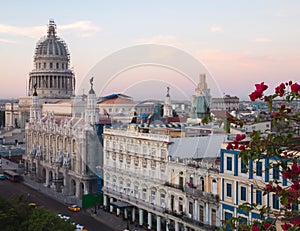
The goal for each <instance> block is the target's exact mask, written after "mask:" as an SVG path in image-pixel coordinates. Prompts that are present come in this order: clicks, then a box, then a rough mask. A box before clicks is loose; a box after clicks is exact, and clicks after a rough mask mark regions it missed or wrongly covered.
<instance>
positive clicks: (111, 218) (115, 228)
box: [87, 209, 146, 231]
mask: <svg viewBox="0 0 300 231" xmlns="http://www.w3.org/2000/svg"><path fill="white" fill-rule="evenodd" d="M93 211H94V210H93V209H88V210H87V212H88V213H90V214H91V216H92V217H93V218H94V219H97V220H98V221H100V222H102V223H104V224H106V225H108V226H109V227H110V228H111V230H112V231H122V230H128V229H127V228H128V227H127V225H128V222H127V220H124V219H123V218H122V217H118V216H116V215H115V214H112V213H110V212H108V211H104V210H103V209H99V210H98V211H97V214H94V213H93ZM129 230H130V231H142V230H146V229H144V228H143V227H139V225H138V224H137V223H134V224H129Z"/></svg>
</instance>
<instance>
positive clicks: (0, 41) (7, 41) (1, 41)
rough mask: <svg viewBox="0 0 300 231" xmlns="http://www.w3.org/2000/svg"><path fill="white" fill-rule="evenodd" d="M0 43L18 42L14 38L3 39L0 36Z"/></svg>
mask: <svg viewBox="0 0 300 231" xmlns="http://www.w3.org/2000/svg"><path fill="white" fill-rule="evenodd" d="M0 43H10V44H16V43H18V42H17V41H15V40H10V39H3V38H0Z"/></svg>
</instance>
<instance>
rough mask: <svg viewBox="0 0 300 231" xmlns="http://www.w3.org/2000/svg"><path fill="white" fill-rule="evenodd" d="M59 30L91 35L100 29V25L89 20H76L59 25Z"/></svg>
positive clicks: (84, 35)
mask: <svg viewBox="0 0 300 231" xmlns="http://www.w3.org/2000/svg"><path fill="white" fill-rule="evenodd" d="M59 30H61V31H66V32H72V33H77V32H79V33H80V36H81V37H92V36H94V35H95V34H96V33H98V32H99V31H101V28H100V26H98V25H94V24H93V23H92V22H91V21H78V22H74V23H72V24H65V25H60V26H59Z"/></svg>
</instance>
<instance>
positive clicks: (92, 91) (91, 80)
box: [89, 77, 95, 94]
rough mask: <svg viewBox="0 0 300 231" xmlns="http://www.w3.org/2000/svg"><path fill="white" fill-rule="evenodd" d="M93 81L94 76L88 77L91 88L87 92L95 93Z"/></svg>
mask: <svg viewBox="0 0 300 231" xmlns="http://www.w3.org/2000/svg"><path fill="white" fill-rule="evenodd" d="M93 82H94V77H92V78H90V84H91V90H90V91H89V94H95V91H94V89H93V85H94V84H93Z"/></svg>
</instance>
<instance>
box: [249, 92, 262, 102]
mask: <svg viewBox="0 0 300 231" xmlns="http://www.w3.org/2000/svg"><path fill="white" fill-rule="evenodd" d="M249 97H250V99H251V101H255V100H256V99H258V98H260V95H259V93H258V92H257V91H254V92H252V93H251V94H250V95H249Z"/></svg>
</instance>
